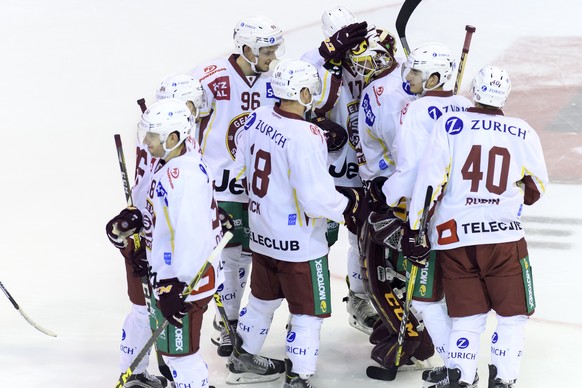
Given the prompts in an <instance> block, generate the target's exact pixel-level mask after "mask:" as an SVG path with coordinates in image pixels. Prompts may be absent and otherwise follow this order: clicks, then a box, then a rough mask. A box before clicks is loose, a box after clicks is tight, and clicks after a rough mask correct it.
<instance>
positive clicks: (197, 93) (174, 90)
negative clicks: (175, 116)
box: [156, 74, 208, 119]
mask: <svg viewBox="0 0 582 388" xmlns="http://www.w3.org/2000/svg"><path fill="white" fill-rule="evenodd" d="M167 98H177V99H179V100H182V101H184V102H185V103H187V102H188V101H191V102H192V104H193V106H194V109H193V110H194V111H193V112H192V114H193V115H194V118H195V119H196V118H198V116H199V115H200V110H201V109H202V108H204V107H205V106H206V105H207V103H208V99H207V97H206V92H205V91H204V88H202V85H201V84H200V81H198V80H197V79H195V78H193V77H192V76H189V75H187V74H173V75H169V76H167V77H166V78H164V80H163V81H162V83H161V84H160V86H159V87H158V90H157V92H156V100H164V99H167ZM191 110H192V109H191Z"/></svg>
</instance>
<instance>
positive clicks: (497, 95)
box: [472, 66, 511, 108]
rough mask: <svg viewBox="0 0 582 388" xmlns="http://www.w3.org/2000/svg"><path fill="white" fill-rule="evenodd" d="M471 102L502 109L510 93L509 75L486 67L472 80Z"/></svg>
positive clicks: (500, 70) (492, 67)
mask: <svg viewBox="0 0 582 388" xmlns="http://www.w3.org/2000/svg"><path fill="white" fill-rule="evenodd" d="M472 91H473V102H475V103H478V104H481V105H488V106H493V107H496V108H503V105H505V101H506V100H507V97H508V96H509V92H510V91H511V80H510V79H509V74H508V73H507V72H506V71H505V70H503V69H501V68H499V67H495V66H486V67H484V68H482V69H481V70H480V71H479V73H477V75H476V76H475V78H473V88H472Z"/></svg>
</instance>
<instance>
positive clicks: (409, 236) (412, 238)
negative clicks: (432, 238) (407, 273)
mask: <svg viewBox="0 0 582 388" xmlns="http://www.w3.org/2000/svg"><path fill="white" fill-rule="evenodd" d="M419 232H420V231H419V230H413V229H410V225H409V224H408V222H406V223H404V227H403V235H402V242H401V244H402V254H403V255H404V257H405V258H406V259H408V261H410V263H411V264H413V265H416V266H417V267H425V266H426V262H427V260H428V256H429V254H430V242H429V241H428V239H426V241H418V234H419Z"/></svg>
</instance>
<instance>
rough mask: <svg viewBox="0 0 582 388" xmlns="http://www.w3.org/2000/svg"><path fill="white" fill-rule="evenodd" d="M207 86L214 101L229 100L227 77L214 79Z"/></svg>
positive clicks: (228, 80) (228, 79) (228, 81)
mask: <svg viewBox="0 0 582 388" xmlns="http://www.w3.org/2000/svg"><path fill="white" fill-rule="evenodd" d="M208 86H209V87H210V91H211V92H212V94H214V98H216V100H230V78H229V77H228V76H226V75H225V76H222V77H216V78H215V79H213V80H212V81H211V82H210V83H209V84H208Z"/></svg>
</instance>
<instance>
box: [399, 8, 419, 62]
mask: <svg viewBox="0 0 582 388" xmlns="http://www.w3.org/2000/svg"><path fill="white" fill-rule="evenodd" d="M421 1H422V0H405V1H404V3H403V4H402V7H401V8H400V11H399V12H398V16H397V17H396V32H397V33H398V38H399V39H400V43H401V44H402V49H404V55H406V56H407V57H408V54H410V46H409V45H408V41H407V40H406V25H407V24H408V19H410V16H411V15H412V13H413V12H414V10H415V9H416V7H417V6H418V4H420V2H421Z"/></svg>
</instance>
